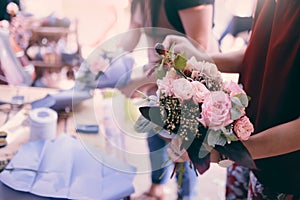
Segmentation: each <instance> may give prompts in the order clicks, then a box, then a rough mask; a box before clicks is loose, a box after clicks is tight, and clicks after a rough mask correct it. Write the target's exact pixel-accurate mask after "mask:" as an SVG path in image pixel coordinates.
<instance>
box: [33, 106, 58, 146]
mask: <svg viewBox="0 0 300 200" xmlns="http://www.w3.org/2000/svg"><path fill="white" fill-rule="evenodd" d="M29 121H30V140H31V141H36V140H51V139H54V138H55V137H56V129H57V112H56V111H54V110H52V109H50V108H37V109H34V110H32V111H31V112H30V114H29Z"/></svg>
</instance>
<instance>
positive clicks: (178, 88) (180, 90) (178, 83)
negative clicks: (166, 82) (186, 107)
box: [172, 78, 194, 100]
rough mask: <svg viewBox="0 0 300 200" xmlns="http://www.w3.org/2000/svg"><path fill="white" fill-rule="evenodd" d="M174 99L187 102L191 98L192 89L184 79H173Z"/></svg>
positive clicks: (189, 83)
mask: <svg viewBox="0 0 300 200" xmlns="http://www.w3.org/2000/svg"><path fill="white" fill-rule="evenodd" d="M172 88H173V93H174V95H175V97H177V98H179V99H181V100H189V99H191V98H192V96H193V93H194V92H193V87H192V84H191V82H190V81H188V80H187V79H185V78H179V79H175V80H174V81H173V82H172Z"/></svg>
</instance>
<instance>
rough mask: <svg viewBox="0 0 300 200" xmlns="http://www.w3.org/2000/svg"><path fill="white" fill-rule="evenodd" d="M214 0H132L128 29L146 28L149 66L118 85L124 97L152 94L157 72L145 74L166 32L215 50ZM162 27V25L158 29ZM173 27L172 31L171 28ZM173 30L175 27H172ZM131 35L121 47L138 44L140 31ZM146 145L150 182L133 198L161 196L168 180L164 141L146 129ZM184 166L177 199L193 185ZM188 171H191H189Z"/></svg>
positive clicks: (187, 194) (192, 177)
mask: <svg viewBox="0 0 300 200" xmlns="http://www.w3.org/2000/svg"><path fill="white" fill-rule="evenodd" d="M213 7H214V0H192V1H180V0H175V1H174V0H146V1H145V0H133V1H132V5H131V20H130V27H129V30H134V29H138V28H145V29H144V34H145V35H146V38H147V46H148V49H149V47H150V49H149V51H148V60H149V61H148V63H149V65H148V67H146V68H145V74H144V75H145V76H143V77H140V78H137V79H134V80H132V81H131V82H130V83H129V84H128V85H126V86H125V87H123V88H120V90H121V92H122V93H123V94H125V95H126V96H127V97H130V98H133V97H136V95H137V93H136V90H141V91H143V92H145V93H147V94H148V95H151V94H155V92H156V90H157V87H156V75H155V73H152V74H151V75H150V77H149V76H147V70H148V69H150V70H151V69H152V68H153V66H154V64H156V62H157V60H158V57H157V56H156V55H155V53H154V46H155V44H156V43H158V42H162V41H163V39H164V38H165V36H166V35H168V34H170V33H173V34H181V35H183V34H186V35H187V36H188V37H190V38H192V39H194V40H195V41H197V42H198V44H200V45H199V49H202V50H206V51H208V52H217V51H218V44H217V41H216V40H214V37H213V33H212V28H213ZM161 28H163V29H161ZM171 30H172V31H171ZM174 30H175V31H174ZM132 34H133V35H132V37H130V39H128V38H126V40H124V41H123V42H122V43H121V45H120V46H121V47H122V48H123V49H124V50H127V51H132V50H134V48H136V46H137V45H138V42H139V41H140V38H141V35H142V32H140V31H137V30H136V31H133V32H132ZM147 142H148V147H149V150H150V162H151V167H152V173H151V181H152V184H151V186H150V188H149V190H148V191H146V192H145V193H143V194H142V195H141V196H139V197H137V198H136V199H141V200H147V199H159V200H162V199H164V192H163V184H164V183H165V182H166V181H167V178H168V177H167V174H168V173H165V170H167V168H166V167H162V165H163V163H164V162H165V161H166V160H167V153H166V151H165V149H164V147H165V146H166V145H167V142H166V141H165V140H164V139H162V138H161V137H160V136H158V134H157V133H156V132H155V131H154V130H152V131H151V132H149V133H148V138H147ZM188 164H189V163H188V162H187V163H186V165H187V167H186V169H187V170H185V172H184V174H183V182H182V187H181V188H179V189H178V199H192V196H195V194H194V195H192V194H193V193H195V191H194V190H193V186H194V185H195V180H196V176H195V174H194V171H193V170H192V169H190V168H189V167H188ZM189 174H191V175H189Z"/></svg>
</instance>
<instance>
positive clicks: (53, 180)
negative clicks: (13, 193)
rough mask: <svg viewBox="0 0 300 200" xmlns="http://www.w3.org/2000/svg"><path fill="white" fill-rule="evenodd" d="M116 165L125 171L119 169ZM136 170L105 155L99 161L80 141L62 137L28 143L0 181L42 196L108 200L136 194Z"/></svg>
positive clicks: (12, 161)
mask: <svg viewBox="0 0 300 200" xmlns="http://www.w3.org/2000/svg"><path fill="white" fill-rule="evenodd" d="M114 165H115V166H118V169H120V167H121V168H122V169H123V170H122V171H121V170H116V167H113V166H114ZM11 169H13V170H11ZM135 171H136V169H135V168H134V167H132V166H131V165H128V164H126V163H124V162H121V161H119V160H116V159H114V158H112V157H109V156H108V155H106V154H104V153H101V162H100V161H97V160H96V159H95V158H94V157H93V156H92V155H90V154H89V152H88V151H87V150H86V149H85V147H84V146H83V144H81V143H80V141H79V140H77V139H75V138H73V137H70V136H68V135H61V136H60V137H59V138H57V139H56V140H46V141H45V140H41V141H35V142H28V143H26V144H24V145H23V146H22V147H21V148H20V149H19V151H18V152H17V154H16V155H15V156H14V157H13V159H12V160H11V161H10V163H9V164H8V165H7V166H6V169H5V170H4V171H3V172H2V173H1V174H0V180H1V182H2V183H4V184H5V185H6V186H8V187H10V188H12V189H14V190H17V191H21V192H27V193H31V194H34V195H37V196H41V197H52V198H66V199H86V200H89V199H90V200H95V199H101V200H106V199H107V200H108V199H121V198H123V197H126V196H129V195H130V194H131V193H133V192H134V188H133V184H132V181H133V178H134V174H135ZM2 189H3V187H2V188H1V190H2ZM1 190H0V191H1ZM0 197H1V194H0Z"/></svg>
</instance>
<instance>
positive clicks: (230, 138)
mask: <svg viewBox="0 0 300 200" xmlns="http://www.w3.org/2000/svg"><path fill="white" fill-rule="evenodd" d="M221 130H222V133H223V136H224V137H225V138H226V140H227V143H230V142H232V141H238V140H239V139H238V138H237V137H236V135H235V134H233V133H232V132H230V131H228V129H226V128H225V127H224V128H222V129H221Z"/></svg>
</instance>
